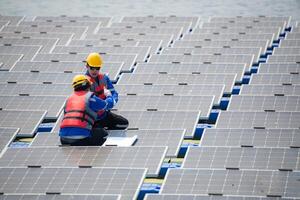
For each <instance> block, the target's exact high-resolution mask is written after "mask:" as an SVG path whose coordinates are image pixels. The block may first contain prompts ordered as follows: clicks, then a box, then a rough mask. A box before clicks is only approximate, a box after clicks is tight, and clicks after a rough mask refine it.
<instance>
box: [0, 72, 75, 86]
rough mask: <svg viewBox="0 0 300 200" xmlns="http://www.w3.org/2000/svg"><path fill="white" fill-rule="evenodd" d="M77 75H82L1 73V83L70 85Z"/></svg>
mask: <svg viewBox="0 0 300 200" xmlns="http://www.w3.org/2000/svg"><path fill="white" fill-rule="evenodd" d="M77 74H80V73H38V72H1V73H0V83H36V84H43V83H45V84H52V83H66V84H70V83H72V79H73V77H74V76H75V75H77Z"/></svg>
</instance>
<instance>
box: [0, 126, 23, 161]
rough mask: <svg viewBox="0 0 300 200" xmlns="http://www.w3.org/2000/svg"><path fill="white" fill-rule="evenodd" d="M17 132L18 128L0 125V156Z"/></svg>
mask: <svg viewBox="0 0 300 200" xmlns="http://www.w3.org/2000/svg"><path fill="white" fill-rule="evenodd" d="M18 132H19V129H18V128H2V127H0V157H1V156H2V154H3V152H4V151H5V150H6V148H7V147H8V145H9V144H10V143H11V142H12V141H13V140H14V139H15V137H16V135H17V133H18Z"/></svg>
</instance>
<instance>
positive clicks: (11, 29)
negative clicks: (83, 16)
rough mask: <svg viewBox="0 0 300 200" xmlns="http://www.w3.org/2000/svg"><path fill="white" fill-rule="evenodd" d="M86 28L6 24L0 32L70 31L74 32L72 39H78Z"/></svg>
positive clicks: (44, 32)
mask: <svg viewBox="0 0 300 200" xmlns="http://www.w3.org/2000/svg"><path fill="white" fill-rule="evenodd" d="M87 30H88V27H86V26H82V27H76V26H73V27H71V26H68V27H49V26H42V27H29V26H6V27H4V28H3V29H2V30H1V32H4V33H20V34H21V33H43V34H48V33H72V34H74V37H73V38H74V39H80V38H81V36H82V35H83V34H84V33H85V32H86V31H87Z"/></svg>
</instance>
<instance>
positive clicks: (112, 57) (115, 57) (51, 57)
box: [34, 53, 137, 71]
mask: <svg viewBox="0 0 300 200" xmlns="http://www.w3.org/2000/svg"><path fill="white" fill-rule="evenodd" d="M87 56H88V53H78V54H62V53H61V54H59V53H52V54H37V55H36V56H35V57H34V61H48V62H57V61H59V62H61V61H73V62H74V61H78V62H79V61H81V62H84V61H85V59H86V57H87ZM101 57H102V59H103V60H104V62H124V65H123V66H122V70H124V71H130V70H131V68H132V67H133V65H134V63H135V62H136V58H137V55H136V54H126V55H125V54H105V55H102V56H101Z"/></svg>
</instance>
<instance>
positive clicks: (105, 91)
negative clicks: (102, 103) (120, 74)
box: [104, 88, 111, 97]
mask: <svg viewBox="0 0 300 200" xmlns="http://www.w3.org/2000/svg"><path fill="white" fill-rule="evenodd" d="M104 95H105V96H106V97H109V96H111V92H110V90H108V89H106V88H104Z"/></svg>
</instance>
